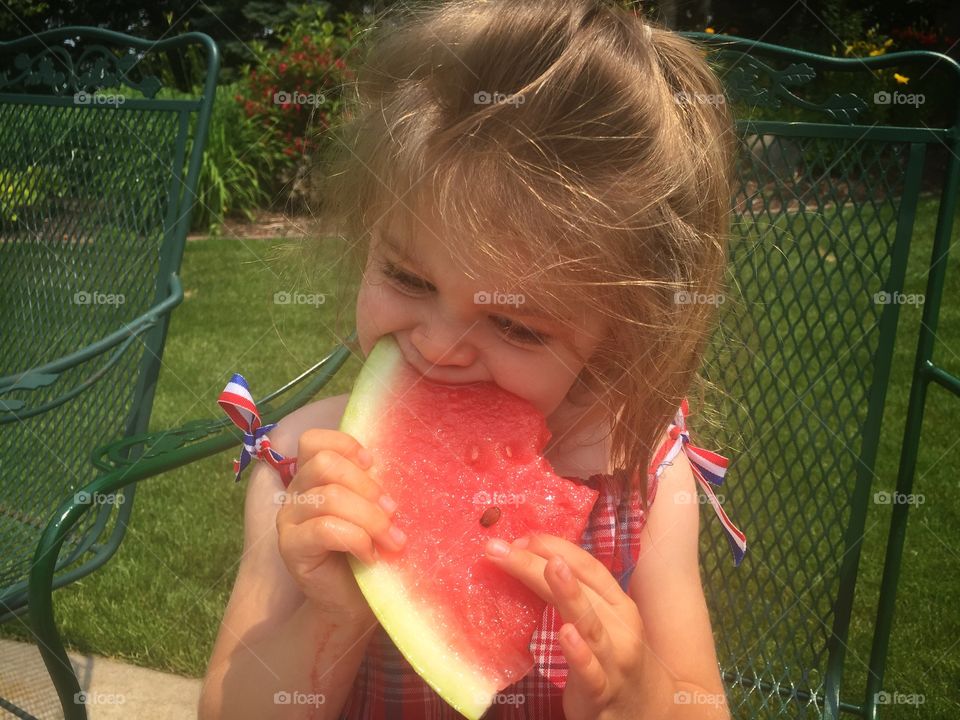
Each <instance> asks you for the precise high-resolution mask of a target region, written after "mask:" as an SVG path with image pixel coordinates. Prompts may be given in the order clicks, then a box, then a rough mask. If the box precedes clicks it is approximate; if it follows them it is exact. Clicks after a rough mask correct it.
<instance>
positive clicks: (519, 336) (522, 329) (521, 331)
mask: <svg viewBox="0 0 960 720" xmlns="http://www.w3.org/2000/svg"><path fill="white" fill-rule="evenodd" d="M490 320H492V321H493V324H494V325H496V326H497V328H498V329H499V330H500V332H501V333H503V334H504V335H506V336H507V337H508V338H510V339H511V340H515V341H517V342H521V343H528V344H530V345H546V344H547V341H549V340H550V336H549V335H545V334H544V333H540V332H537V331H536V330H532V329H530V328H528V327H527V326H526V325H520V324H518V323H515V322H513V321H512V320H510V319H509V318H505V317H502V316H500V315H491V316H490Z"/></svg>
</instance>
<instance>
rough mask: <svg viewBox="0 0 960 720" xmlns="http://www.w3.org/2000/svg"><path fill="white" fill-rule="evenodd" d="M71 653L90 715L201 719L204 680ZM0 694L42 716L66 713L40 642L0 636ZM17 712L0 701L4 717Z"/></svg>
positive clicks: (53, 719) (43, 719) (55, 719)
mask: <svg viewBox="0 0 960 720" xmlns="http://www.w3.org/2000/svg"><path fill="white" fill-rule="evenodd" d="M68 655H69V657H70V660H71V662H72V663H73V666H74V668H76V671H77V679H78V680H79V681H80V687H81V688H82V689H83V691H84V692H85V693H86V697H85V704H86V706H87V716H88V717H89V719H90V720H116V719H120V718H136V720H196V717H197V702H198V701H199V699H200V685H201V681H200V680H196V679H193V678H185V677H180V676H179V675H170V674H167V673H162V672H157V671H156V670H147V669H146V668H141V667H137V666H135V665H128V664H126V663H122V662H117V661H116V660H111V659H109V658H104V657H99V656H97V655H78V654H76V653H68ZM0 698H3V699H4V700H7V701H10V702H13V703H14V704H16V705H18V706H20V707H21V708H23V709H24V710H26V711H27V712H29V713H31V714H32V715H34V716H35V717H36V718H38V720H48V719H49V720H59V719H61V718H63V712H62V710H61V708H60V702H59V700H58V698H57V693H56V691H55V690H54V688H53V683H52V682H51V681H50V677H49V675H48V674H47V668H46V666H45V665H44V664H43V658H42V657H41V656H40V651H39V650H38V649H37V648H36V646H35V645H31V644H28V643H22V642H14V641H12V640H5V639H0ZM12 717H15V716H14V715H13V714H12V713H10V712H8V711H6V710H4V709H2V706H0V718H4V719H6V718H12Z"/></svg>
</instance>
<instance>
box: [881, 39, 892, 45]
mask: <svg viewBox="0 0 960 720" xmlns="http://www.w3.org/2000/svg"><path fill="white" fill-rule="evenodd" d="M891 45H893V38H887V41H886V42H885V43H884V44H883V46H884V47H890V46H891Z"/></svg>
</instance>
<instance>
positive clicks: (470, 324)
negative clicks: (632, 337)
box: [357, 229, 604, 432]
mask: <svg viewBox="0 0 960 720" xmlns="http://www.w3.org/2000/svg"><path fill="white" fill-rule="evenodd" d="M437 237H442V235H440V234H439V233H438V234H437V235H434V234H433V233H431V232H424V233H417V234H416V237H414V238H410V239H409V240H408V241H407V242H405V243H402V244H401V243H400V242H398V240H400V238H398V237H397V235H396V234H391V232H390V231H389V230H387V229H384V230H382V231H378V232H375V233H374V237H373V238H372V242H371V247H370V252H369V255H368V262H367V267H366V269H365V271H364V276H363V281H362V284H361V287H360V293H359V296H358V298H357V335H358V338H359V341H360V347H361V349H362V350H363V353H364V355H367V354H369V353H370V350H371V349H372V348H373V346H374V344H376V342H377V340H378V339H379V338H380V337H381V336H383V335H386V334H393V335H394V337H395V338H396V340H397V343H398V345H399V346H400V349H401V351H402V352H403V355H404V357H405V358H406V360H407V362H409V363H410V364H411V365H412V366H413V367H414V369H416V370H417V371H419V372H420V373H421V374H423V375H424V376H425V377H427V378H428V379H431V380H434V381H437V382H442V383H451V384H463V383H472V382H478V381H492V382H495V383H496V384H497V385H499V386H500V387H502V388H504V389H505V390H509V391H510V392H512V393H514V394H515V395H518V396H520V397H522V398H524V399H525V400H527V401H529V402H530V403H531V404H532V405H534V406H535V407H536V408H537V409H538V410H540V412H542V413H543V414H544V415H545V416H547V417H548V418H549V417H550V416H551V414H553V413H554V412H555V411H557V410H558V409H560V408H561V405H562V404H563V402H564V399H565V397H566V395H567V392H568V391H569V390H570V388H571V386H572V385H573V383H574V381H575V380H576V377H577V375H578V373H579V372H580V370H581V369H582V368H583V366H584V364H585V362H586V361H587V360H588V359H589V357H590V355H591V354H592V352H593V350H594V348H595V347H596V345H597V343H598V342H599V341H600V340H601V339H602V337H603V335H602V333H603V331H604V328H603V323H602V322H601V321H600V320H601V319H600V318H599V317H597V316H596V315H593V316H590V315H588V314H587V313H586V312H581V313H579V316H578V317H572V318H569V319H568V321H567V322H560V321H556V320H551V319H549V318H547V317H546V316H545V315H543V313H542V312H541V313H539V314H538V311H537V298H535V297H530V296H523V295H519V294H515V295H508V294H507V291H508V290H509V288H505V287H504V286H503V285H502V284H501V285H499V286H498V285H497V278H496V276H495V275H494V274H493V273H491V274H489V275H486V274H485V276H484V277H482V278H479V279H476V280H473V279H471V278H469V277H468V276H467V275H466V274H465V273H464V271H463V270H462V269H461V268H460V267H459V266H458V265H457V263H456V262H455V260H454V259H453V258H452V257H451V255H450V254H449V252H448V251H447V250H446V248H445V247H444V243H442V242H441V241H439V240H437ZM549 424H551V425H552V423H549ZM558 429H559V428H555V427H551V430H552V431H553V432H557V430H558Z"/></svg>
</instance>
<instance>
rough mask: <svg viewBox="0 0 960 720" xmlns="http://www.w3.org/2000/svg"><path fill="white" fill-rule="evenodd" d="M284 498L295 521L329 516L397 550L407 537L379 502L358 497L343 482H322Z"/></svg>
mask: <svg viewBox="0 0 960 720" xmlns="http://www.w3.org/2000/svg"><path fill="white" fill-rule="evenodd" d="M287 502H288V503H290V504H291V505H292V507H291V512H292V513H293V515H292V517H291V519H290V522H291V524H294V525H303V524H306V523H310V522H312V521H313V520H315V519H317V518H322V517H326V516H332V517H335V518H339V519H341V520H346V521H347V522H349V523H351V524H353V525H355V526H357V527H358V528H360V529H361V530H363V531H364V532H365V533H366V534H367V535H369V536H370V537H371V538H373V539H374V540H376V541H377V542H378V543H379V544H381V545H382V546H383V547H384V548H387V549H389V550H399V549H400V548H402V547H403V544H404V542H405V540H406V537H405V536H404V534H403V532H402V531H401V530H400V528H397V527H395V526H394V525H393V523H392V522H391V520H390V516H389V515H388V514H387V513H386V511H385V510H384V509H383V508H382V507H380V505H378V504H376V503H374V502H370V501H369V500H367V499H366V498H363V497H360V496H359V495H357V494H356V493H355V492H353V490H351V489H350V488H347V487H345V486H343V485H336V484H330V485H321V486H319V487H316V488H313V489H312V490H310V491H309V492H306V493H296V494H294V495H291V496H289V497H288V498H287Z"/></svg>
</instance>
